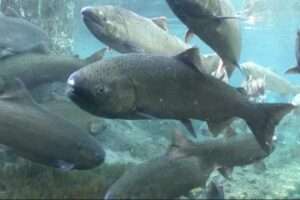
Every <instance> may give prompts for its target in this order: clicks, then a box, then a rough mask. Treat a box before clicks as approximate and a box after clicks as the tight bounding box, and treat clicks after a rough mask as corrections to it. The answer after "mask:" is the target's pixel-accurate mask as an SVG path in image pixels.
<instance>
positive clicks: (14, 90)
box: [0, 78, 38, 106]
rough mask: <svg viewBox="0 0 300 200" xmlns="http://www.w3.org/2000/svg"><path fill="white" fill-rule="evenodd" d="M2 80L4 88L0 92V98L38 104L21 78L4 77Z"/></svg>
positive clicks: (32, 104) (20, 102)
mask: <svg viewBox="0 0 300 200" xmlns="http://www.w3.org/2000/svg"><path fill="white" fill-rule="evenodd" d="M2 80H3V81H4V82H5V88H3V89H4V90H3V92H2V93H1V94H0V100H5V101H10V102H15V103H18V104H26V105H31V106H38V104H37V103H36V101H35V100H34V99H33V98H32V96H31V95H30V93H29V92H28V90H27V89H26V87H25V85H24V83H23V81H22V80H21V79H19V78H17V79H14V80H11V81H7V80H4V79H2Z"/></svg>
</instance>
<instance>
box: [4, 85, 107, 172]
mask: <svg viewBox="0 0 300 200" xmlns="http://www.w3.org/2000/svg"><path fill="white" fill-rule="evenodd" d="M7 86H9V87H6V88H5V89H6V90H5V91H2V92H1V94H0V143H1V144H4V145H6V146H8V147H9V148H11V149H13V150H14V151H15V152H16V153H17V154H18V155H20V156H22V157H24V158H26V159H29V160H31V161H34V162H37V163H40V164H44V165H48V166H52V167H55V168H60V169H63V170H70V169H90V168H94V167H96V166H98V165H100V164H102V163H103V162H104V159H105V152H104V150H103V148H102V146H101V145H100V144H99V142H97V140H96V139H95V138H94V137H92V136H91V135H89V134H88V133H87V132H85V131H83V130H81V129H80V128H78V127H77V126H75V125H73V124H72V123H71V122H69V121H67V120H65V119H63V118H61V117H60V116H58V115H56V114H53V113H51V112H49V111H48V110H46V109H44V108H42V107H40V106H39V105H38V104H37V103H36V102H35V101H34V100H33V99H32V97H31V96H30V94H29V93H28V91H27V90H26V88H25V86H24V85H23V83H22V81H21V80H19V79H18V80H15V81H12V82H10V81H9V82H8V83H7Z"/></svg>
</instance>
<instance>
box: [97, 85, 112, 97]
mask: <svg viewBox="0 0 300 200" xmlns="http://www.w3.org/2000/svg"><path fill="white" fill-rule="evenodd" d="M108 91H109V90H108V88H107V87H105V86H103V85H98V86H96V88H95V92H96V94H97V95H101V94H102V95H103V94H105V93H107V92H108Z"/></svg>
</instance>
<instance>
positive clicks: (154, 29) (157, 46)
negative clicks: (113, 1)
mask: <svg viewBox="0 0 300 200" xmlns="http://www.w3.org/2000/svg"><path fill="white" fill-rule="evenodd" d="M81 13H82V16H83V21H84V23H85V25H86V26H87V28H88V29H89V30H90V32H91V33H92V34H93V35H94V36H95V37H96V38H98V39H99V40H100V41H101V42H103V43H104V44H106V45H107V46H109V47H110V48H112V49H114V50H116V51H118V52H120V53H157V54H170V55H175V54H177V53H179V52H182V51H184V50H186V49H188V48H190V46H189V45H188V44H186V43H185V42H183V41H182V40H180V39H179V38H177V37H176V36H173V35H171V34H170V33H169V32H168V30H167V22H166V18H165V17H158V18H153V19H149V18H146V17H143V16H140V15H138V14H136V13H134V12H132V11H130V10H127V9H124V8H121V7H115V6H110V5H109V6H97V7H85V8H83V9H82V10H81Z"/></svg>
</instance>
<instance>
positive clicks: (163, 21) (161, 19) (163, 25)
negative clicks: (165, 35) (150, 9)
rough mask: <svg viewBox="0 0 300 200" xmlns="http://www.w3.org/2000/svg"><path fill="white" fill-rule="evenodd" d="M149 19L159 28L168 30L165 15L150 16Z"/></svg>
mask: <svg viewBox="0 0 300 200" xmlns="http://www.w3.org/2000/svg"><path fill="white" fill-rule="evenodd" d="M151 20H152V21H153V23H154V24H156V25H157V26H158V27H159V28H161V29H163V30H164V31H168V23H167V18H166V17H165V16H161V17H155V18H152V19H151Z"/></svg>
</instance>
